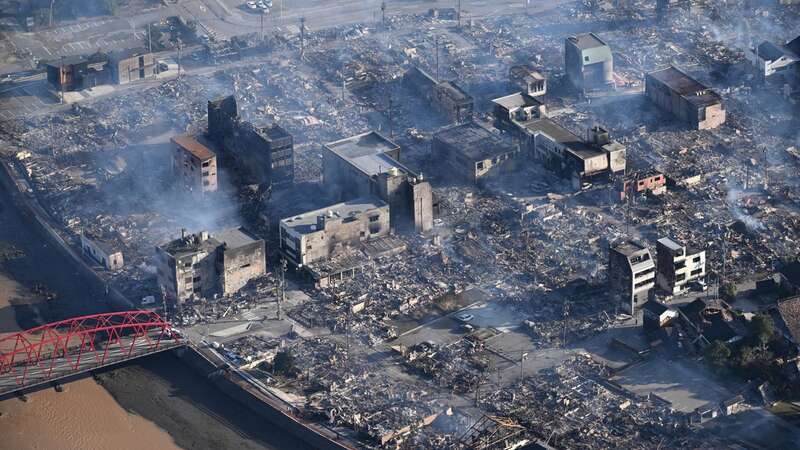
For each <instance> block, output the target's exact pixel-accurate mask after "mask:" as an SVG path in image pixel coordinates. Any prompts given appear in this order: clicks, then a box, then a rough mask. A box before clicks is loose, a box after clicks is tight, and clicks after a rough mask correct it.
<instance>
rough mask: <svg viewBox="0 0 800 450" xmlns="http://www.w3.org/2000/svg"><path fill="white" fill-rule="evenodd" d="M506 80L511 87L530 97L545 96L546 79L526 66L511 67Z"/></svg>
mask: <svg viewBox="0 0 800 450" xmlns="http://www.w3.org/2000/svg"><path fill="white" fill-rule="evenodd" d="M508 79H509V82H510V83H511V85H512V86H514V87H516V88H517V89H520V90H521V91H522V92H523V93H525V94H527V95H530V96H531V97H539V96H541V95H545V94H547V78H545V76H544V75H542V74H541V73H540V72H538V71H536V70H533V69H531V68H530V67H528V66H511V69H509V71H508Z"/></svg>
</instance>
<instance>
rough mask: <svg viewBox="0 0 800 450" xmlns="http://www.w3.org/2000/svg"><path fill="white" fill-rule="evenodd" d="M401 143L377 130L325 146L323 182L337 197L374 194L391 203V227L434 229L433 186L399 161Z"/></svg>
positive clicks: (339, 198) (424, 230)
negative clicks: (393, 140) (398, 143)
mask: <svg viewBox="0 0 800 450" xmlns="http://www.w3.org/2000/svg"><path fill="white" fill-rule="evenodd" d="M399 161H400V146H399V145H397V144H396V143H394V142H392V141H391V140H389V139H387V138H386V137H384V136H383V135H381V134H380V133H378V132H376V131H370V132H367V133H363V134H360V135H356V136H352V137H349V138H346V139H342V140H339V141H336V142H330V143H328V144H325V145H324V146H323V152H322V164H323V182H324V185H325V187H326V188H327V189H328V190H329V192H330V193H331V194H332V195H333V197H334V198H335V199H336V200H339V201H343V200H351V199H355V198H361V197H367V196H375V197H378V198H380V199H381V200H383V201H384V202H386V203H387V204H388V205H389V211H390V215H391V226H392V228H395V229H404V228H411V229H413V230H416V231H419V232H426V231H429V230H431V229H432V228H433V204H434V197H433V191H432V190H431V185H430V183H428V182H427V181H425V179H424V178H423V176H422V174H416V173H414V172H412V171H411V170H410V169H409V168H407V167H406V166H404V165H403V164H401V163H400V162H399Z"/></svg>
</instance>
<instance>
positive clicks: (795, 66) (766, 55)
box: [747, 37, 800, 85]
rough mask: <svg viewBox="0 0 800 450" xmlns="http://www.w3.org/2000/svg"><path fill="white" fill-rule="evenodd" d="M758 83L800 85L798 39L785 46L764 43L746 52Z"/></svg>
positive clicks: (799, 42) (799, 41) (799, 40)
mask: <svg viewBox="0 0 800 450" xmlns="http://www.w3.org/2000/svg"><path fill="white" fill-rule="evenodd" d="M747 59H748V60H750V62H751V63H752V64H753V65H754V67H755V68H756V70H757V72H758V77H759V80H760V81H766V82H770V83H776V84H782V83H789V84H794V85H797V84H800V37H797V38H795V39H793V40H791V41H789V42H787V43H786V44H775V43H773V42H769V41H764V42H762V43H760V44H758V45H756V46H755V47H753V48H752V49H750V50H749V51H748V52H747Z"/></svg>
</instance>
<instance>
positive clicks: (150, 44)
mask: <svg viewBox="0 0 800 450" xmlns="http://www.w3.org/2000/svg"><path fill="white" fill-rule="evenodd" d="M147 50H148V51H149V52H150V53H153V37H152V36H151V35H150V23H148V24H147Z"/></svg>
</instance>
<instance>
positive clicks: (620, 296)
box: [608, 241, 656, 314]
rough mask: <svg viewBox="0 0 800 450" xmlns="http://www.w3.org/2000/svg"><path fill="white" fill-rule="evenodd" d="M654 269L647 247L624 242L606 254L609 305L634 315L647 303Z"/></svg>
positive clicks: (654, 280) (652, 282)
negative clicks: (611, 304) (612, 304)
mask: <svg viewBox="0 0 800 450" xmlns="http://www.w3.org/2000/svg"><path fill="white" fill-rule="evenodd" d="M655 282H656V265H655V262H654V261H653V258H652V256H651V255H650V249H649V248H647V246H646V245H642V244H639V243H637V242H633V241H625V242H622V243H620V244H617V245H614V246H612V247H611V248H610V249H609V252H608V289H609V295H610V297H611V300H612V302H613V303H614V304H615V305H617V306H618V307H620V308H621V309H622V310H623V311H625V312H627V313H628V314H635V313H636V311H637V310H638V309H639V308H641V306H642V305H644V304H645V302H647V301H648V300H649V299H650V294H651V292H652V289H653V287H654V286H655Z"/></svg>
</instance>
